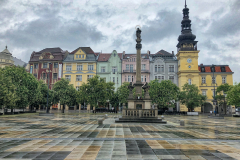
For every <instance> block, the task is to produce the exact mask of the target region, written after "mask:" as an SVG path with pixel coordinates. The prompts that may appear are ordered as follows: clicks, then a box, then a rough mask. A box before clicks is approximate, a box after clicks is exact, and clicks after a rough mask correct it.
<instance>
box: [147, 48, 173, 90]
mask: <svg viewBox="0 0 240 160" xmlns="http://www.w3.org/2000/svg"><path fill="white" fill-rule="evenodd" d="M177 64H178V61H177V59H176V57H175V55H174V53H172V54H171V53H168V52H166V51H164V50H160V51H159V52H157V53H156V54H150V81H151V80H155V79H158V80H159V82H161V81H162V80H171V81H172V82H173V83H174V84H176V85H178V79H177V78H178V76H177V72H178V67H177Z"/></svg>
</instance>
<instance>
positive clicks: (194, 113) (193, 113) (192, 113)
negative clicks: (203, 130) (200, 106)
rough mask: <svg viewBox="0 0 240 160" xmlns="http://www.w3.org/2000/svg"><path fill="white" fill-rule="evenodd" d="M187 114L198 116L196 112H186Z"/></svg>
mask: <svg viewBox="0 0 240 160" xmlns="http://www.w3.org/2000/svg"><path fill="white" fill-rule="evenodd" d="M187 115H188V116H198V112H187Z"/></svg>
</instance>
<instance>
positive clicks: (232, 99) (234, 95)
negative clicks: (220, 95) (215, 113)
mask: <svg viewBox="0 0 240 160" xmlns="http://www.w3.org/2000/svg"><path fill="white" fill-rule="evenodd" d="M227 100H228V101H227V104H228V105H235V106H240V83H238V84H235V85H234V86H232V87H231V88H230V90H229V91H228V92H227Z"/></svg>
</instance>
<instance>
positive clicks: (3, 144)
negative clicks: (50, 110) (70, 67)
mask: <svg viewBox="0 0 240 160" xmlns="http://www.w3.org/2000/svg"><path fill="white" fill-rule="evenodd" d="M103 117H104V115H76V114H72V115H61V114H57V115H55V116H54V117H39V116H29V117H24V116H21V117H13V118H9V117H8V118H1V117H0V159H25V160H30V159H31V160H38V159H39V160H48V159H49V160H52V159H53V160H54V159H56V160H61V159H65V160H71V159H72V160H77V159H81V160H92V159H97V160H110V159H113V160H114V159H117V160H126V159H129V160H131V159H134V160H142V159H144V160H151V159H193V160H202V159H207V160H215V159H219V160H225V159H226V160H232V159H240V127H239V124H240V119H238V118H225V119H221V120H219V119H208V118H207V117H206V116H199V117H187V116H165V120H167V121H168V123H167V124H166V125H165V124H144V123H141V124H138V123H128V124H119V123H117V124H115V123H114V120H115V118H117V117H118V116H117V115H109V116H108V117H109V118H108V119H106V120H105V121H104V122H103V125H98V122H97V120H98V119H99V118H103ZM180 120H185V126H180Z"/></svg>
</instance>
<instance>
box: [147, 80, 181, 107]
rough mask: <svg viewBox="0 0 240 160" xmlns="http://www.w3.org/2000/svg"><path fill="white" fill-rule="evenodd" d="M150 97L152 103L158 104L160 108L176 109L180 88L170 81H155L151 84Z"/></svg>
mask: <svg viewBox="0 0 240 160" xmlns="http://www.w3.org/2000/svg"><path fill="white" fill-rule="evenodd" d="M149 86H150V88H149V95H150V97H151V99H152V103H156V104H157V105H158V107H159V108H169V107H175V102H176V101H177V100H178V96H179V93H180V91H179V88H178V86H177V85H176V84H174V83H172V81H170V80H163V81H161V83H159V82H158V80H153V81H151V82H150V83H149Z"/></svg>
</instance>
